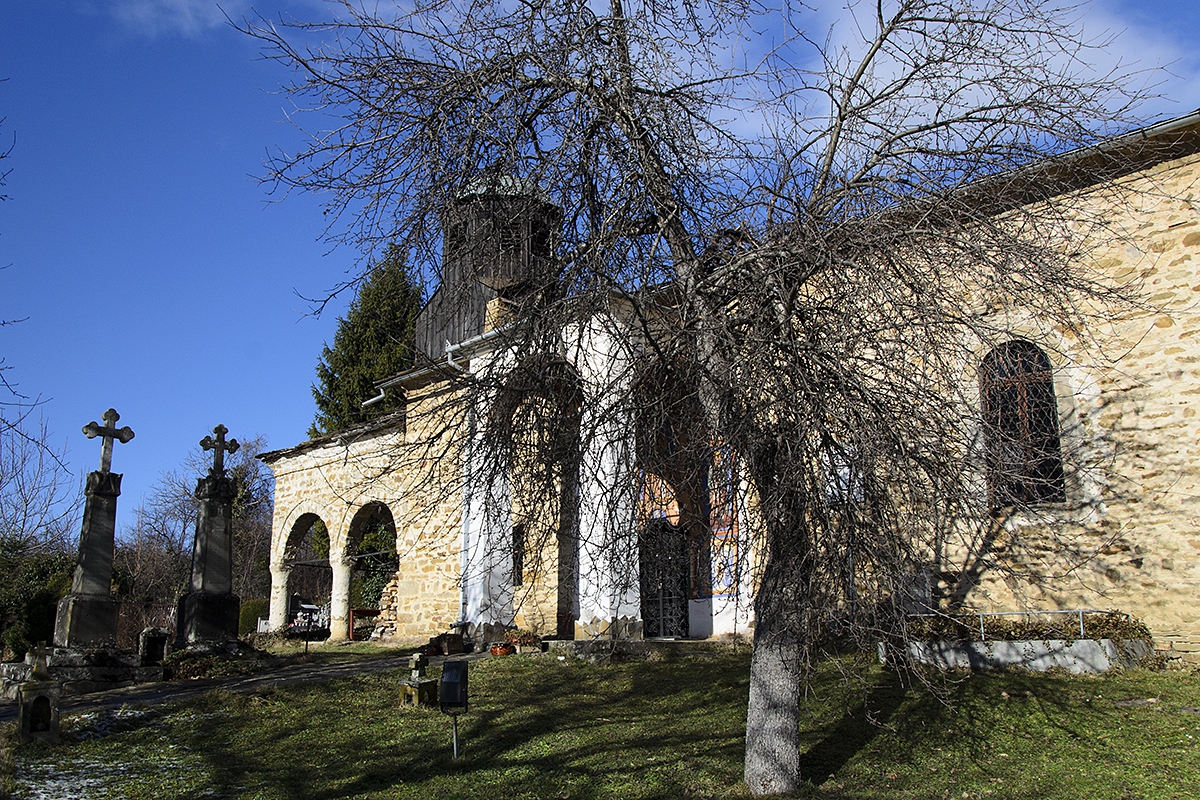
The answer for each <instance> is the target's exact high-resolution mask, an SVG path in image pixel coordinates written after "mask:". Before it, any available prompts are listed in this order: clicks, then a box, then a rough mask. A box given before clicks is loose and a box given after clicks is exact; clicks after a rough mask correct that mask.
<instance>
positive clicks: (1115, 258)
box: [971, 156, 1200, 660]
mask: <svg viewBox="0 0 1200 800" xmlns="http://www.w3.org/2000/svg"><path fill="white" fill-rule="evenodd" d="M1122 186H1123V188H1124V189H1125V192H1123V193H1122V194H1120V195H1114V194H1113V193H1111V191H1109V192H1105V193H1101V192H1098V191H1093V192H1088V193H1084V194H1082V195H1080V196H1078V197H1075V198H1059V199H1058V201H1059V202H1062V201H1063V200H1064V199H1066V200H1068V201H1071V202H1076V203H1078V204H1079V207H1085V206H1089V207H1092V208H1099V207H1107V208H1109V209H1110V211H1111V214H1112V219H1113V226H1114V231H1115V232H1114V234H1113V235H1111V236H1106V238H1105V240H1104V241H1103V242H1101V243H1100V248H1099V249H1098V251H1097V252H1096V253H1095V254H1094V256H1093V257H1094V264H1095V266H1096V267H1097V268H1098V269H1099V270H1100V271H1101V272H1102V274H1104V275H1106V276H1107V277H1108V278H1110V279H1112V280H1113V281H1114V282H1116V283H1117V284H1119V285H1129V286H1131V287H1132V288H1135V289H1136V290H1137V292H1138V294H1139V296H1140V298H1141V300H1142V301H1143V302H1144V303H1145V304H1146V305H1145V307H1143V308H1140V309H1136V310H1132V311H1130V310H1126V311H1125V312H1123V313H1122V315H1121V317H1122V318H1121V319H1120V320H1118V321H1116V322H1114V323H1111V324H1107V323H1100V324H1097V325H1095V326H1093V327H1092V328H1091V329H1090V330H1089V332H1088V333H1089V336H1090V337H1094V338H1095V341H1094V342H1093V341H1089V342H1081V341H1078V340H1077V339H1076V338H1074V337H1073V336H1072V334H1071V333H1070V332H1069V331H1066V330H1063V329H1061V328H1059V327H1056V326H1054V325H1053V324H1052V323H1048V322H1046V321H1037V320H1024V321H1022V320H1020V318H1019V317H1015V318H1014V319H1015V323H1014V329H1013V333H1014V335H1015V336H1020V337H1022V338H1025V339H1028V340H1030V341H1033V342H1035V343H1038V344H1040V345H1042V346H1043V347H1044V348H1045V350H1046V352H1047V354H1048V355H1050V357H1051V360H1052V361H1053V362H1054V366H1055V382H1056V391H1057V395H1058V398H1059V416H1060V420H1061V421H1062V443H1063V449H1064V452H1065V454H1066V456H1067V457H1066V466H1067V470H1068V475H1067V495H1068V502H1067V503H1066V504H1063V505H1062V506H1060V507H1054V508H1047V509H1040V510H1039V511H1038V512H1036V513H1034V514H1025V515H1018V516H1015V517H1014V518H1013V519H1010V520H1009V521H1008V522H1007V524H1006V531H1005V532H1004V534H1002V535H1001V537H1000V538H999V541H998V545H997V546H998V553H999V560H1000V561H1001V562H1002V563H1003V564H1004V565H1006V566H1011V567H1013V568H1014V569H1013V571H1012V572H1011V573H1010V574H1007V575H1002V574H1000V571H996V572H995V573H993V574H990V575H986V576H985V580H984V583H983V585H982V586H981V587H980V589H979V590H978V591H977V592H976V593H975V594H974V595H973V597H972V598H971V600H972V602H973V605H974V606H976V607H977V608H979V609H981V610H988V609H994V610H1013V609H1024V608H1040V609H1045V608H1101V609H1116V610H1119V611H1124V612H1128V613H1132V614H1134V615H1135V616H1137V617H1140V618H1142V619H1143V620H1144V621H1145V622H1146V623H1147V624H1148V625H1149V626H1150V628H1151V630H1152V632H1153V633H1154V635H1155V638H1156V640H1157V642H1158V645H1159V646H1160V647H1161V648H1166V649H1170V650H1172V651H1174V653H1175V654H1177V655H1181V656H1184V657H1185V658H1188V659H1190V660H1200V414H1197V405H1198V404H1200V313H1198V312H1200V209H1198V207H1197V205H1196V200H1197V197H1198V195H1200V156H1189V157H1186V158H1182V159H1177V160H1175V161H1170V162H1167V163H1164V164H1161V165H1159V166H1158V167H1156V168H1154V169H1151V170H1148V171H1146V172H1144V173H1141V174H1138V175H1135V176H1132V177H1130V178H1127V179H1125V180H1124V181H1123V182H1122Z"/></svg>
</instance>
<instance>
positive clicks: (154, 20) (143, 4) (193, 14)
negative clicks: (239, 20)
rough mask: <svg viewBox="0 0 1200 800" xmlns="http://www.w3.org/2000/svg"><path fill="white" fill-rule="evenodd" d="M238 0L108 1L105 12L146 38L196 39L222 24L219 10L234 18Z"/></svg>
mask: <svg viewBox="0 0 1200 800" xmlns="http://www.w3.org/2000/svg"><path fill="white" fill-rule="evenodd" d="M242 6H245V7H246V8H247V9H248V8H249V3H243V2H242V0H232V2H230V1H229V0H223V2H222V3H221V6H220V7H218V5H217V0H112V2H111V4H110V5H109V8H108V11H109V14H111V15H112V16H113V17H115V18H116V19H117V21H118V22H120V23H121V24H122V25H124V26H125V27H127V28H129V29H131V30H133V31H136V32H138V33H141V34H145V35H147V36H159V35H163V34H172V33H174V34H183V35H184V36H197V35H199V34H201V33H203V32H204V31H206V30H208V29H210V28H215V27H217V26H219V25H221V24H222V23H224V22H225V15H224V14H222V13H221V8H222V7H223V8H224V9H225V11H226V12H228V13H229V14H230V15H231V16H235V15H236V14H237V12H238V11H239V7H242Z"/></svg>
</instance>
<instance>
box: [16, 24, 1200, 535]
mask: <svg viewBox="0 0 1200 800" xmlns="http://www.w3.org/2000/svg"><path fill="white" fill-rule="evenodd" d="M1197 5H1200V4H1194V0H1143V1H1142V2H1125V0H1106V1H1105V2H1101V3H1098V4H1096V5H1095V6H1094V8H1093V9H1092V10H1091V11H1090V12H1089V17H1088V21H1089V24H1094V25H1095V26H1103V27H1108V28H1113V29H1118V30H1124V31H1125V34H1124V35H1123V37H1122V38H1121V39H1120V40H1118V43H1117V46H1116V48H1117V50H1118V51H1119V53H1120V54H1121V55H1122V56H1123V57H1125V58H1126V59H1140V60H1141V61H1142V63H1144V64H1146V65H1153V64H1155V63H1167V62H1171V61H1176V63H1175V65H1174V67H1173V72H1174V73H1176V77H1170V76H1168V77H1167V83H1166V84H1165V85H1164V86H1163V89H1162V90H1163V91H1164V92H1165V93H1166V94H1167V95H1168V96H1169V97H1170V98H1172V99H1174V100H1175V101H1177V102H1175V103H1161V104H1158V105H1156V106H1155V107H1154V108H1152V109H1150V110H1149V111H1150V112H1151V113H1153V114H1154V115H1157V116H1163V117H1165V116H1176V115H1179V114H1183V113H1186V112H1188V111H1191V110H1194V109H1196V108H1197V107H1200V86H1198V84H1197V81H1195V80H1193V78H1194V77H1195V76H1196V75H1197V73H1198V72H1200V70H1198V69H1197V63H1196V61H1197V59H1196V57H1195V56H1194V55H1192V52H1193V50H1194V47H1195V42H1197V41H1200V8H1198V7H1197ZM222 6H223V7H224V8H225V9H226V11H228V12H229V13H230V14H231V15H232V16H235V17H237V16H241V15H242V14H249V13H251V3H249V2H246V0H228V2H223V3H222ZM321 6H322V4H321V3H320V2H318V0H291V1H290V2H288V0H267V1H266V2H258V3H254V4H253V7H254V9H255V10H257V11H258V12H259V13H262V14H263V15H265V16H268V17H273V16H277V15H278V14H279V13H280V12H281V11H283V12H287V13H291V14H293V15H295V16H297V17H300V18H315V17H319V16H320V15H321V13H322V8H321ZM257 56H258V50H257V47H256V45H255V43H254V42H253V41H251V40H250V39H248V38H247V37H245V36H243V35H241V34H238V33H237V32H236V31H234V30H232V29H231V28H229V27H228V26H227V25H226V24H224V21H223V17H222V15H221V13H220V11H219V10H218V9H217V7H216V5H215V4H214V3H212V2H207V1H206V0H0V78H7V79H8V80H6V81H4V82H3V83H0V117H4V118H6V119H5V122H4V125H3V128H2V129H0V135H2V136H3V141H4V142H5V143H8V142H10V141H11V140H12V137H13V136H15V137H16V147H15V149H14V150H13V153H12V157H11V158H10V159H8V160H7V161H6V162H4V163H5V164H6V166H7V167H9V168H11V170H12V172H11V174H10V176H9V181H8V186H7V187H6V189H5V190H4V191H5V193H6V194H8V195H9V197H10V199H9V200H8V201H7V202H4V203H2V204H0V266H3V265H9V266H8V268H7V269H5V270H3V271H0V319H14V318H27V319H26V320H25V321H24V322H22V323H20V324H19V325H12V326H8V327H4V328H0V357H3V358H4V364H5V365H7V366H9V367H11V370H10V371H9V372H8V373H6V374H7V376H8V378H9V379H10V380H11V381H15V382H16V383H17V384H19V388H20V390H21V391H23V392H25V393H26V394H28V395H30V396H31V397H40V398H42V399H43V400H44V401H45V402H44V405H43V411H44V413H45V415H46V417H47V419H48V421H49V424H50V427H51V429H52V431H53V432H54V434H55V440H56V441H57V442H60V443H61V442H65V443H66V445H67V447H68V457H69V462H70V465H71V467H72V469H74V470H75V471H76V472H78V473H80V474H82V473H84V472H86V471H88V470H92V469H95V468H96V464H97V462H98V460H99V455H100V454H99V450H100V446H99V443H98V442H93V441H88V440H87V439H86V438H84V436H83V435H82V433H80V429H81V427H82V426H83V425H84V424H85V423H87V422H88V421H89V420H99V418H100V415H101V414H102V413H103V412H104V410H105V409H106V408H109V407H110V406H112V407H115V408H116V409H117V410H118V411H119V412H120V413H121V417H122V420H121V424H122V425H124V424H128V425H129V426H130V427H132V428H133V429H134V431H136V433H137V438H135V439H134V440H133V441H132V442H130V443H129V444H127V445H117V446H116V453H115V455H114V471H118V472H123V473H124V474H125V479H124V491H123V497H122V500H121V502H120V503H119V511H118V514H119V524H124V523H126V522H128V521H129V520H131V519H132V515H131V512H132V509H133V508H134V507H135V506H136V504H137V502H138V501H139V499H140V498H141V497H142V496H143V494H144V493H146V492H147V491H148V490H149V489H150V487H151V485H152V484H153V483H154V481H155V480H156V479H157V477H158V475H159V474H160V473H161V472H162V471H164V470H169V469H175V468H177V467H178V465H179V463H180V462H181V460H182V459H183V457H184V456H185V455H186V453H187V452H188V450H189V449H191V448H192V447H194V446H195V444H196V442H198V441H199V440H200V439H201V438H202V437H203V436H204V435H205V434H206V433H207V432H208V431H209V430H210V429H211V428H212V427H213V426H214V425H216V424H217V423H223V424H224V425H226V426H227V427H228V428H229V430H230V434H231V435H232V436H234V437H238V438H249V437H250V436H253V435H255V434H263V435H265V436H266V437H267V438H268V441H269V446H270V447H272V448H278V447H287V446H290V445H292V444H295V443H297V442H299V441H301V440H303V439H304V438H305V434H306V430H307V428H308V425H309V423H310V422H311V420H312V416H313V403H312V397H311V394H310V391H309V387H310V384H311V383H312V379H313V368H314V366H315V364H316V359H317V356H318V354H319V352H320V348H321V345H322V343H323V342H324V341H326V340H328V339H332V336H333V332H334V329H335V324H336V320H335V315H336V313H338V312H340V311H341V310H342V304H336V305H335V306H334V307H333V309H332V313H331V312H330V311H327V312H326V313H325V315H323V316H322V317H321V318H319V319H318V318H315V317H313V316H311V315H309V314H307V311H308V305H307V304H306V303H305V302H304V301H303V300H302V299H301V298H300V297H299V296H297V293H300V294H303V295H308V296H313V295H319V294H321V293H322V292H323V291H325V290H327V289H328V288H330V287H332V286H334V285H336V284H338V283H339V282H340V281H341V280H343V279H345V277H346V274H347V272H348V271H350V270H353V269H354V268H355V265H356V261H357V257H358V254H357V253H355V252H353V251H350V250H348V249H345V248H340V249H335V250H332V251H330V248H329V246H328V245H325V244H323V243H322V242H321V234H322V229H323V221H322V214H321V209H320V202H319V198H316V197H312V196H296V197H292V198H288V199H287V200H286V201H284V202H282V203H270V202H268V200H270V199H271V198H269V196H268V194H267V190H266V188H265V187H263V186H262V185H260V184H259V183H258V182H257V181H256V180H255V176H257V175H260V174H261V173H262V171H263V168H262V162H263V159H264V156H265V154H266V152H267V150H268V149H271V148H277V147H281V148H284V149H294V147H295V146H296V144H297V143H298V142H299V134H298V132H297V131H296V130H295V129H293V128H292V127H291V126H290V125H289V124H288V123H287V122H286V121H284V108H285V106H286V104H287V100H286V98H284V97H282V96H280V95H278V94H273V93H272V90H273V89H274V88H275V87H277V86H278V84H279V83H280V82H281V81H282V80H283V79H285V78H286V75H285V74H284V73H283V72H282V69H281V67H279V66H278V65H275V64H272V63H269V62H264V61H262V60H260V59H258V58H257Z"/></svg>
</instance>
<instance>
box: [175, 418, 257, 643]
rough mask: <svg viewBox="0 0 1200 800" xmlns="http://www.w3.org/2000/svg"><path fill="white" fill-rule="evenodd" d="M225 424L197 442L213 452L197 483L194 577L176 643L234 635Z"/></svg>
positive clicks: (231, 445)
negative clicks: (203, 474)
mask: <svg viewBox="0 0 1200 800" xmlns="http://www.w3.org/2000/svg"><path fill="white" fill-rule="evenodd" d="M228 432H229V430H228V429H227V428H226V427H225V426H224V425H218V426H217V427H215V428H213V433H214V434H216V436H215V438H214V437H212V436H205V437H204V438H203V439H201V440H200V446H201V447H203V448H204V449H205V450H212V451H213V465H212V469H210V470H209V472H208V475H206V476H204V477H202V478H200V480H198V481H197V482H196V498H197V499H198V500H199V501H200V515H199V517H198V518H197V520H196V538H195V541H194V542H193V544H192V580H191V585H190V587H189V591H188V592H187V594H185V595H183V597H181V598H179V609H178V615H177V617H176V619H177V620H178V624H177V628H176V639H177V644H178V646H181V647H186V646H187V645H189V644H196V643H202V642H205V643H219V642H231V641H236V640H237V635H238V612H239V610H240V607H241V601H240V599H239V598H238V596H237V595H235V594H233V498H234V496H235V495H236V493H237V490H236V487H235V486H234V485H233V481H232V480H230V479H229V476H227V475H226V474H225V454H226V453H236V452H237V451H238V441H237V439H228V440H226V438H225V434H226V433H228Z"/></svg>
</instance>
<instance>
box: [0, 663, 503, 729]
mask: <svg viewBox="0 0 1200 800" xmlns="http://www.w3.org/2000/svg"><path fill="white" fill-rule="evenodd" d="M409 655H410V654H409V653H405V654H404V655H397V656H384V657H377V658H358V659H353V660H350V661H339V662H336V663H333V664H288V665H286V666H282V667H276V668H267V669H265V670H263V671H262V672H256V673H254V674H253V675H239V676H235V677H231V678H205V679H203V680H194V681H162V682H158V683H142V684H138V685H136V686H127V687H125V688H124V689H111V690H109V691H107V692H94V693H92V694H80V695H69V696H67V697H64V698H63V699H62V703H61V705H60V706H59V708H60V712H61V713H62V714H63V715H64V716H65V715H67V714H82V713H86V712H89V711H103V710H108V709H116V708H121V707H122V706H134V705H139V704H149V703H168V702H172V701H175V700H189V699H191V698H193V697H199V696H200V695H203V694H205V693H206V692H211V691H212V690H213V689H224V690H225V691H228V692H234V693H238V694H242V693H251V692H257V691H261V690H263V689H269V688H272V687H275V686H290V685H292V684H297V683H318V682H323V681H330V680H334V679H335V678H347V677H351V676H354V675H369V674H371V673H375V672H382V671H384V670H389V669H407V668H408V659H409ZM488 657H489V655H488V654H487V653H486V652H484V653H470V654H462V655H456V656H451V658H453V659H463V660H467V661H478V660H480V659H483V658H488ZM445 660H446V656H433V657H431V658H430V659H429V665H430V666H431V667H432V666H437V665H440V664H441V663H442V662H443V661H445ZM16 718H17V704H16V701H13V700H0V723H4V722H13V721H15V720H16Z"/></svg>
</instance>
